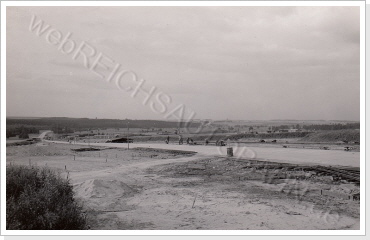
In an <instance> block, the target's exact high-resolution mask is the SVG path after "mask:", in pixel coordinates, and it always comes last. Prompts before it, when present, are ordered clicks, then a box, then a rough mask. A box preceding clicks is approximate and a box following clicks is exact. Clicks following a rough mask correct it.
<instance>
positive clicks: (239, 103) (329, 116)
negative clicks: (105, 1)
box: [6, 7, 360, 120]
mask: <svg viewBox="0 0 370 240" xmlns="http://www.w3.org/2000/svg"><path fill="white" fill-rule="evenodd" d="M359 13H360V9H359V7H8V8H7V110H6V112H7V116H41V117H53V116H61V117H88V118H95V117H97V118H118V119H125V118H130V119H164V116H165V115H166V114H169V113H170V112H171V110H173V109H176V107H177V106H182V105H181V104H183V106H184V108H186V109H185V111H187V112H188V113H190V112H195V114H196V116H195V118H202V119H206V118H207V119H208V118H211V119H214V120H217V119H245V120H249V119H250V120H256V119H261V120H269V119H297V120H313V119H324V120H359V118H360V72H359V71H360V44H359V37H360V28H359V23H360V22H359ZM32 16H35V17H36V19H34V22H33V24H34V25H33V26H35V24H36V23H37V22H38V21H39V20H43V22H44V26H45V25H50V27H49V28H48V29H46V30H45V32H44V33H43V34H40V36H37V34H36V31H37V28H34V31H30V25H32V24H31V20H32ZM51 29H55V30H57V31H59V33H60V34H61V35H62V37H65V36H66V35H67V33H68V32H70V33H71V35H70V39H71V40H73V41H74V42H75V43H76V46H80V44H81V43H82V42H83V41H85V42H86V43H88V44H89V46H90V47H93V49H94V50H95V52H96V54H95V56H98V54H99V53H101V54H103V56H105V57H109V58H110V59H111V60H112V61H113V62H114V63H113V62H112V64H108V63H109V61H108V60H107V59H104V58H103V60H101V62H103V63H104V64H105V65H107V66H108V65H109V68H110V69H108V70H106V71H105V70H104V69H103V67H102V66H99V65H98V66H97V67H96V68H94V69H95V70H96V71H97V72H100V73H102V74H103V75H105V76H107V73H108V72H110V70H112V69H113V67H114V66H115V64H116V63H119V64H120V65H121V66H120V68H119V71H121V70H122V71H123V70H131V71H132V72H134V73H136V74H137V76H138V78H139V79H145V83H144V84H143V85H142V87H143V88H144V89H146V90H147V91H149V90H150V89H151V88H152V87H155V91H154V92H153V98H151V99H149V100H148V102H147V104H146V105H144V104H143V101H144V100H145V96H146V95H144V94H143V93H142V92H139V93H138V94H137V95H136V96H135V97H132V95H131V94H132V91H131V92H127V91H125V90H123V89H120V88H119V87H118V86H117V85H116V84H115V81H116V80H117V78H116V77H117V75H115V76H114V78H113V80H112V81H111V82H107V81H106V80H105V79H103V78H102V77H100V76H98V75H97V74H96V73H94V72H93V71H92V70H89V69H87V68H86V67H85V66H84V59H83V56H82V55H81V54H80V55H76V56H75V57H73V56H74V53H75V52H72V53H71V54H64V53H62V51H61V50H60V49H58V47H59V45H53V44H50V43H49V42H48V41H51V42H52V43H55V44H57V40H56V38H50V35H49V39H48V38H47V37H46V36H47V34H48V32H49V31H50V30H51ZM59 33H55V32H54V33H53V34H54V35H53V36H57V37H58V34H59ZM65 46H66V49H67V45H65ZM76 49H77V47H76ZM76 51H77V50H76ZM84 51H85V52H86V53H88V52H90V51H92V50H91V49H90V48H87V47H85V48H84ZM90 53H92V52H90ZM91 59H92V60H93V59H95V58H94V57H92V58H91ZM90 62H91V61H90ZM90 66H91V63H90ZM119 71H117V73H118V72H119ZM127 76H128V75H127ZM119 83H120V84H121V85H120V86H121V88H126V87H129V86H130V87H135V84H137V83H135V82H134V81H133V80H132V79H131V78H130V79H129V78H128V77H127V78H126V77H125V78H121V79H120V80H119ZM159 92H162V93H163V94H162V95H161V97H159V99H161V101H162V102H163V103H164V105H165V108H164V107H163V106H162V108H161V107H160V106H161V105H160V102H159V101H160V100H158V99H157V100H156V97H158V96H157V94H158V93H159ZM167 97H170V98H171V103H170V104H166V100H168V98H167ZM152 102H154V105H155V106H156V109H157V112H156V111H154V110H153V109H152V108H153V107H152V106H151V103H152ZM158 109H161V110H163V111H162V112H164V113H160V110H158ZM165 110H166V111H165Z"/></svg>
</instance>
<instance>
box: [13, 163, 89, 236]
mask: <svg viewBox="0 0 370 240" xmlns="http://www.w3.org/2000/svg"><path fill="white" fill-rule="evenodd" d="M6 228H7V229H8V230H67V229H68V230H79V229H86V219H85V217H84V216H83V214H82V208H81V206H79V205H78V204H77V203H76V202H75V200H74V198H73V189H72V186H71V185H70V183H69V181H68V180H65V179H62V178H61V177H60V176H59V175H58V174H56V173H55V172H54V171H53V170H51V169H48V168H38V167H26V166H14V165H13V166H8V167H7V171H6Z"/></svg>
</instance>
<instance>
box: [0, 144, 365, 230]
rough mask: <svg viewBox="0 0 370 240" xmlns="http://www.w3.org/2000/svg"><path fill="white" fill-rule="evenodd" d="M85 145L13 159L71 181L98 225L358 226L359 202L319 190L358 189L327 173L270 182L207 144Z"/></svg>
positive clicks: (19, 150)
mask: <svg viewBox="0 0 370 240" xmlns="http://www.w3.org/2000/svg"><path fill="white" fill-rule="evenodd" d="M109 146H110V145H109ZM134 146H135V147H138V146H140V147H146V146H147V145H145V144H142V145H140V144H134V145H131V147H134ZM161 146H162V145H161V144H157V145H155V147H158V148H160V147H161ZM81 147H86V146H82V145H69V144H56V143H38V144H34V145H27V146H11V147H7V163H8V164H23V165H29V164H32V165H38V166H48V167H51V168H54V169H56V170H58V171H59V172H60V174H61V175H62V176H63V177H66V178H68V179H70V181H71V183H72V184H73V186H74V190H75V193H76V196H75V197H76V199H77V200H78V201H79V202H81V203H82V204H83V206H84V209H85V211H86V214H87V217H88V220H89V224H90V227H91V228H92V229H123V230H124V229H138V230H140V229H163V230H171V229H193V230H195V229H209V230H213V229H223V230H238V229H241V230H243V229H244V230H248V229H267V230H268V229H275V230H277V229H288V230H291V229H297V230H300V229H302V230H303V229H359V216H360V213H359V201H350V200H345V199H340V198H335V197H331V196H322V195H320V190H322V189H326V190H330V191H335V192H341V193H346V194H350V193H353V192H355V191H359V187H358V186H355V185H353V184H350V183H343V184H341V183H335V182H332V181H330V179H329V180H328V181H324V180H325V179H327V178H324V177H322V178H318V179H319V180H320V179H321V180H322V181H319V180H318V179H316V180H315V181H313V180H312V179H302V180H294V179H284V180H281V181H279V182H275V183H268V182H266V181H264V180H263V179H262V178H261V176H262V172H260V170H256V171H252V170H251V169H248V168H242V167H241V165H240V164H239V163H238V159H237V158H234V159H229V158H226V157H221V156H215V155H214V154H211V155H210V154H207V152H206V150H207V149H208V148H207V147H205V148H204V152H201V153H198V154H194V153H188V154H186V153H183V152H176V151H172V152H171V151H170V152H167V151H163V150H155V149H130V150H127V149H125V148H114V149H112V148H104V147H103V146H100V147H96V148H100V151H89V152H75V151H72V150H73V149H77V148H81ZM151 147H154V146H153V145H151ZM165 147H166V148H168V145H165ZM182 147H185V146H178V145H173V147H172V146H171V148H172V149H177V150H183V149H182ZM186 147H190V148H186V150H190V151H191V150H194V149H197V150H199V149H200V148H197V147H199V146H186ZM214 149H215V147H213V150H214ZM283 150H287V149H283ZM289 150H290V149H289ZM312 151H313V150H312ZM258 152H259V151H258ZM322 152H323V153H322V154H325V153H327V152H330V151H322ZM333 152H334V151H333ZM341 153H342V152H341ZM261 154H262V153H261ZM291 154H293V153H291ZM297 154H299V153H297ZM259 156H260V153H259ZM277 156H281V155H279V153H278V154H277ZM299 156H306V155H305V154H301V155H299ZM318 156H320V157H321V155H318ZM324 156H326V155H324ZM274 157H275V158H276V156H274ZM261 171H264V170H261ZM302 174H305V173H302Z"/></svg>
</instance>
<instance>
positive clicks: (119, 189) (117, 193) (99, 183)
mask: <svg viewBox="0 0 370 240" xmlns="http://www.w3.org/2000/svg"><path fill="white" fill-rule="evenodd" d="M74 191H75V193H76V196H77V197H81V198H85V199H86V198H105V197H109V198H112V197H121V196H127V195H131V194H133V193H134V192H135V190H134V189H132V188H131V187H130V186H128V185H127V184H125V183H123V182H121V181H117V180H102V179H92V180H87V181H85V182H82V183H79V184H76V185H75V186H74Z"/></svg>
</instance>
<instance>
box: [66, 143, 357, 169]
mask: <svg viewBox="0 0 370 240" xmlns="http://www.w3.org/2000/svg"><path fill="white" fill-rule="evenodd" d="M60 143H63V142H60ZM64 143H65V142H64ZM79 144H85V145H91V146H105V147H118V148H127V144H126V143H90V144H88V143H79ZM130 146H131V148H135V147H150V148H159V149H174V150H183V151H194V152H197V153H198V154H199V155H203V156H226V151H227V147H226V146H223V147H216V146H214V145H213V146H204V145H186V144H183V145H178V144H174V143H172V144H165V143H130ZM230 147H233V152H234V156H235V157H237V158H241V159H256V160H266V161H275V162H282V163H297V164H312V165H316V164H319V165H329V166H350V167H360V152H346V151H343V150H321V149H305V148H282V147H281V145H279V146H276V145H275V146H274V145H273V144H270V145H267V144H264V145H263V146H255V145H251V146H238V145H236V144H231V145H230Z"/></svg>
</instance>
